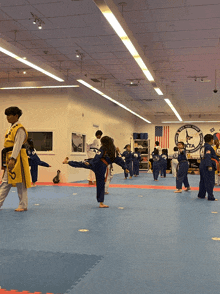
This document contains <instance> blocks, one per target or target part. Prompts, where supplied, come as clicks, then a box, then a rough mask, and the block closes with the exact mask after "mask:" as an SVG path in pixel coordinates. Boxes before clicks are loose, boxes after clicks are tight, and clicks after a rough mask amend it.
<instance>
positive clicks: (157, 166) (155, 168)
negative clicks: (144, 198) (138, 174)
mask: <svg viewBox="0 0 220 294" xmlns="http://www.w3.org/2000/svg"><path fill="white" fill-rule="evenodd" d="M160 169H161V166H160V164H159V163H158V162H153V177H154V180H157V179H158V176H159V172H160Z"/></svg>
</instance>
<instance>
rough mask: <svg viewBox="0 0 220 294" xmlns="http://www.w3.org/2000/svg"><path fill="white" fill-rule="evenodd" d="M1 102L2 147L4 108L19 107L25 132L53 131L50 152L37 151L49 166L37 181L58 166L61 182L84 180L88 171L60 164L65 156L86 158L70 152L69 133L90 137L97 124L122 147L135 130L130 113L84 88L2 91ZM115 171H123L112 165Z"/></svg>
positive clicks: (46, 178)
mask: <svg viewBox="0 0 220 294" xmlns="http://www.w3.org/2000/svg"><path fill="white" fill-rule="evenodd" d="M0 103H1V104H0V105H1V112H0V127H1V130H0V144H1V146H2V148H3V144H4V140H3V139H4V134H5V131H6V129H7V128H8V127H9V126H10V125H9V124H8V122H7V120H6V117H5V115H4V110H5V108H7V107H10V106H17V107H19V108H21V109H22V111H23V115H22V116H21V118H20V121H21V123H22V124H23V125H24V126H25V128H26V129H27V131H53V135H54V140H53V144H54V146H53V151H54V152H53V154H49V152H48V154H42V153H40V152H39V153H38V155H39V157H40V158H41V160H43V161H46V162H47V163H49V164H50V165H51V166H52V167H51V168H44V167H39V177H38V181H39V182H51V181H52V179H53V177H54V176H55V175H56V171H57V170H58V169H60V170H61V181H62V182H72V181H77V180H85V179H87V175H88V170H84V169H75V168H72V167H70V166H68V165H63V164H62V161H63V159H64V158H65V157H66V156H69V158H70V160H84V159H85V158H86V157H87V156H86V154H84V155H83V156H82V155H71V134H72V132H77V133H82V134H85V135H86V136H87V139H89V138H90V137H93V136H94V134H95V132H96V131H97V129H98V128H95V127H93V124H95V125H98V126H99V129H101V130H102V131H103V135H108V136H111V137H113V138H114V140H115V145H116V146H118V147H119V148H120V149H121V150H123V147H124V146H125V145H126V144H128V143H130V137H131V136H132V134H133V132H134V122H135V117H134V116H133V115H131V114H130V113H129V112H127V111H125V110H123V109H122V108H120V107H119V106H117V105H115V104H113V103H112V102H110V101H108V100H106V99H104V98H103V97H101V96H99V95H98V94H96V93H94V92H92V91H91V90H89V89H87V88H84V87H80V88H73V89H68V90H67V89H59V90H57V89H47V90H45V89H37V90H19V91H18V90H16V92H13V91H10V92H6V91H4V92H3V91H2V92H1V96H0ZM114 172H115V173H118V172H122V169H121V168H120V167H117V166H116V165H115V168H114Z"/></svg>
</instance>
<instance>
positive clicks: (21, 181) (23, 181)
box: [0, 106, 31, 211]
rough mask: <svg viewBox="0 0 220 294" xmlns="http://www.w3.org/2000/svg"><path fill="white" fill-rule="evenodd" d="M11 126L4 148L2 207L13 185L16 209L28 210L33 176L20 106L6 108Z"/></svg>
mask: <svg viewBox="0 0 220 294" xmlns="http://www.w3.org/2000/svg"><path fill="white" fill-rule="evenodd" d="M5 115H6V116H7V121H8V122H9V123H10V124H11V127H10V128H9V129H8V131H7V132H6V134H5V141H4V149H3V150H2V169H4V174H3V177H2V183H1V185H0V207H1V206H2V205H3V202H4V200H5V198H6V197H7V195H8V193H9V191H10V189H11V187H17V192H18V197H19V205H18V208H17V209H15V211H27V207H28V197H27V188H30V187H31V177H30V170H29V163H28V157H27V153H26V148H25V145H24V144H25V143H26V142H27V139H28V133H27V131H26V130H25V128H24V127H23V125H22V124H21V123H20V122H19V118H20V116H21V115H22V111H21V110H20V109H19V108H18V107H13V106H12V107H9V108H7V109H5Z"/></svg>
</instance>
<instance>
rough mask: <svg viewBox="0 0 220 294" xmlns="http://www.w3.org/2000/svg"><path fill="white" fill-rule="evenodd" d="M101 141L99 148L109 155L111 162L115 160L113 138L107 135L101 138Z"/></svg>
mask: <svg viewBox="0 0 220 294" xmlns="http://www.w3.org/2000/svg"><path fill="white" fill-rule="evenodd" d="M101 143H102V147H101V148H102V149H103V150H104V151H105V152H106V155H108V156H109V158H110V160H111V162H113V161H114V160H115V152H116V148H115V145H114V143H113V139H112V138H110V137H108V136H104V137H102V138H101Z"/></svg>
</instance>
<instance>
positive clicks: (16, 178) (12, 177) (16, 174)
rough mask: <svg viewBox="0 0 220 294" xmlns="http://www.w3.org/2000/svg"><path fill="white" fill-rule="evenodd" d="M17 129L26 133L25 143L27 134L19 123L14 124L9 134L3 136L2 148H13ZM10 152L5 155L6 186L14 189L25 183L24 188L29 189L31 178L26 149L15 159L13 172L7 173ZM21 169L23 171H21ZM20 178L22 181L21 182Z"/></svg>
mask: <svg viewBox="0 0 220 294" xmlns="http://www.w3.org/2000/svg"><path fill="white" fill-rule="evenodd" d="M19 128H23V129H24V131H25V133H26V138H25V141H24V142H23V144H24V143H26V141H27V139H28V133H27V131H26V130H25V128H24V127H23V126H22V124H20V123H16V124H15V125H14V126H13V127H12V128H11V129H10V131H9V132H6V134H5V142H4V147H5V148H8V147H13V146H14V143H15V136H16V133H17V131H18V129H19ZM11 154H12V151H9V152H7V154H6V166H7V173H8V184H11V185H12V186H13V187H16V184H17V183H22V182H24V183H25V186H26V188H30V187H31V177H30V170H29V163H28V157H27V154H26V149H25V148H22V149H21V150H20V152H19V154H18V156H17V158H16V163H15V166H14V168H13V170H11V171H9V169H8V162H9V158H10V157H11ZM22 167H23V169H22ZM22 176H23V177H24V179H23V180H22Z"/></svg>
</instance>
